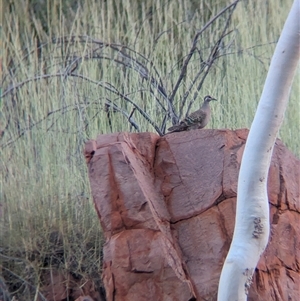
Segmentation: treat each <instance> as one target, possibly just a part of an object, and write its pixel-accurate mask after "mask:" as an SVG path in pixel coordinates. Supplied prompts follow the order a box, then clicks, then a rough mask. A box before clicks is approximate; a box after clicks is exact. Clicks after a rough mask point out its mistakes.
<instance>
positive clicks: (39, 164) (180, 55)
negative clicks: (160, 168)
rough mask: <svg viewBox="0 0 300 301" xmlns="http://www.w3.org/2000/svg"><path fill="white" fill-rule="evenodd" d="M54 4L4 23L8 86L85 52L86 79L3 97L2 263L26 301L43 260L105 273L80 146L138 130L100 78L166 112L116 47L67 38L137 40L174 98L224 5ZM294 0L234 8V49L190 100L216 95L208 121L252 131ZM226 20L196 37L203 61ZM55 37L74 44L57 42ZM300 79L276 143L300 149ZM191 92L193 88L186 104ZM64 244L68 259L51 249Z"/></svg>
mask: <svg viewBox="0 0 300 301" xmlns="http://www.w3.org/2000/svg"><path fill="white" fill-rule="evenodd" d="M212 2H213V1H212ZM51 3H52V4H51V5H48V6H49V10H48V11H46V14H45V15H43V14H42V15H38V14H37V13H36V14H35V15H33V13H32V10H30V7H28V8H27V9H26V5H24V6H22V7H23V8H21V6H16V9H15V10H13V11H11V13H10V14H5V15H4V16H5V19H4V20H3V29H4V30H3V32H2V37H3V40H2V44H3V50H2V53H3V56H4V59H3V74H4V76H5V77H4V78H3V83H2V91H3V93H5V92H6V91H7V90H8V89H9V87H10V86H11V85H15V86H16V85H18V84H19V83H22V82H24V81H27V80H28V79H33V78H35V77H39V76H41V75H45V74H56V73H63V72H65V71H66V68H67V66H68V64H69V63H70V60H74V57H75V56H76V58H80V57H81V58H84V59H83V60H82V62H81V63H80V64H79V65H78V67H77V69H76V72H77V74H80V75H82V76H84V77H85V78H88V80H86V79H82V78H78V77H71V76H68V74H67V73H65V74H66V76H65V77H62V76H53V77H49V78H43V79H41V78H38V79H36V80H29V81H27V82H26V83H24V84H23V85H22V86H20V87H19V88H18V89H15V90H11V91H10V93H8V94H6V95H5V96H4V97H3V98H1V109H2V113H1V116H0V117H1V120H0V121H1V122H0V124H1V126H2V127H6V128H5V129H4V132H5V133H4V136H3V137H2V139H1V140H0V152H1V163H0V169H1V175H2V181H1V186H0V189H1V191H0V192H1V196H0V197H1V204H2V205H3V216H2V217H1V236H2V237H1V238H0V241H1V246H0V247H1V253H2V257H1V260H2V266H3V270H2V271H3V274H4V276H5V278H6V280H7V284H8V285H9V286H10V289H12V288H13V289H14V290H15V294H16V296H19V297H18V298H19V300H22V298H21V297H20V296H21V295H22V294H25V293H26V294H27V295H26V294H25V295H24V296H25V299H26V298H29V297H28V296H31V298H32V294H33V295H34V293H35V292H34V291H33V292H32V291H25V290H24V289H23V291H22V288H21V287H20V283H22V281H27V282H30V283H31V284H32V285H34V287H35V288H38V287H39V282H40V278H41V275H42V274H43V270H44V269H46V267H45V266H44V265H43V263H44V262H45V260H46V259H47V260H49V258H50V261H51V262H52V261H53V262H55V264H54V265H55V266H56V267H58V268H60V269H65V270H66V271H70V270H71V271H72V272H74V273H77V274H79V275H81V277H88V276H89V275H95V274H97V271H99V273H100V272H101V263H100V257H99V256H100V253H101V245H102V240H103V238H102V234H101V229H100V224H99V221H98V218H97V215H96V213H95V210H94V208H93V202H92V199H91V195H90V188H89V182H88V178H87V170H86V164H85V161H84V157H83V154H82V150H83V147H84V142H85V141H87V140H88V139H92V138H95V137H96V136H97V135H98V134H102V133H109V132H116V131H130V130H132V131H134V129H132V128H131V126H130V124H129V123H128V121H127V119H126V118H125V117H124V116H122V115H121V114H120V113H113V112H110V115H111V123H110V122H109V121H108V118H107V112H106V111H105V110H104V108H105V105H104V102H105V100H107V99H110V100H113V101H114V102H115V104H117V105H118V106H120V107H122V108H123V109H124V110H126V111H127V113H128V114H130V112H131V110H132V108H133V106H132V105H131V104H129V103H127V102H126V101H124V100H122V99H121V98H120V97H118V96H117V95H116V94H114V93H112V92H111V91H107V90H106V89H104V88H103V87H101V85H97V84H96V83H97V82H101V83H110V84H112V85H113V86H115V87H116V88H117V89H118V90H119V91H120V92H121V93H123V94H125V95H127V96H128V97H130V98H131V99H132V100H133V101H134V102H136V103H137V104H138V105H139V106H140V107H141V108H142V109H143V110H144V111H145V112H147V114H149V116H150V117H151V118H152V120H153V121H154V122H156V123H157V124H158V125H161V123H162V120H163V110H162V109H161V108H160V107H159V106H158V105H157V102H156V101H155V96H156V97H160V96H159V94H158V93H157V91H156V92H154V93H150V92H149V91H150V84H149V81H147V80H142V79H141V77H140V75H139V74H138V73H137V72H134V71H133V70H128V69H125V68H124V67H122V66H120V64H118V63H116V62H113V61H112V58H114V59H119V60H121V59H123V60H125V59H124V57H123V58H120V56H118V55H117V54H118V51H113V50H111V49H110V48H107V47H106V48H105V51H103V52H102V53H101V54H102V55H103V56H106V57H109V58H110V59H109V60H108V59H104V58H102V59H100V58H99V57H98V58H91V57H90V55H91V52H92V51H93V52H94V53H99V52H97V51H98V50H97V47H98V48H99V44H96V43H91V40H89V39H85V41H81V42H80V41H78V40H76V39H74V40H73V41H71V40H72V39H71V37H78V36H84V37H87V36H89V37H92V38H94V39H95V40H97V41H103V42H107V43H108V42H110V43H116V44H122V45H126V46H128V47H130V48H131V49H133V50H134V51H135V52H128V53H130V55H131V57H132V59H138V60H140V61H141V62H142V63H143V64H144V66H146V67H147V69H148V71H149V74H152V75H153V76H154V75H155V72H154V69H153V66H155V68H156V70H157V72H158V74H159V76H160V78H161V80H162V82H163V84H164V86H165V88H166V90H167V93H168V94H170V93H171V91H172V89H173V88H174V85H175V83H176V80H177V78H178V76H179V74H180V67H181V64H182V62H183V60H184V59H185V57H186V55H187V54H188V52H189V49H190V47H191V44H192V40H193V37H194V35H195V32H196V31H197V30H199V29H201V28H202V27H203V26H204V24H205V23H206V22H207V21H208V20H209V19H210V18H211V17H212V16H214V15H215V14H216V13H217V12H218V11H220V9H222V8H223V7H224V6H225V5H226V2H225V1H221V2H219V3H218V4H209V3H207V2H202V3H200V4H197V3H196V1H192V0H191V1H179V0H178V1H162V0H158V1H156V2H155V3H153V1H123V2H121V1H116V3H117V4H116V3H115V2H114V1H107V2H101V3H98V1H81V5H80V6H78V7H76V6H75V5H73V4H72V3H73V2H71V1H70V4H69V5H68V4H64V6H63V7H61V5H60V3H61V2H60V1H52V2H51ZM68 3H69V2H68ZM120 3H122V4H120ZM246 3H248V4H246ZM291 3H292V1H291V0H289V1H288V3H286V1H280V0H276V1H272V3H268V2H260V3H259V5H258V4H255V3H254V4H253V3H252V2H250V1H245V2H241V3H239V4H238V6H237V8H236V10H235V12H234V13H233V19H232V23H231V25H230V27H229V28H230V29H232V30H233V32H232V33H231V34H230V35H228V36H227V37H226V38H225V40H224V42H225V45H227V48H225V47H223V48H222V49H221V51H224V53H225V52H226V53H227V55H224V56H221V57H220V58H219V59H218V60H217V61H216V62H215V63H214V65H213V67H212V68H211V70H210V71H209V73H208V76H207V78H206V80H205V82H204V84H203V86H202V88H201V90H200V93H199V97H198V98H197V101H195V102H194V104H193V107H192V110H193V109H195V108H197V107H198V106H199V103H200V102H202V97H203V96H204V95H206V94H211V95H213V96H215V97H216V98H217V99H218V100H219V101H218V102H217V103H214V104H213V119H212V121H211V123H210V124H209V126H208V127H211V128H215V129H217V128H231V129H237V128H244V127H247V128H249V127H250V125H251V122H252V120H253V116H254V113H255V109H256V106H257V103H258V101H259V98H260V95H261V92H262V88H263V85H264V81H265V78H266V75H267V71H268V66H269V63H270V59H271V57H272V54H273V51H274V48H275V45H276V43H275V42H276V41H277V39H278V37H279V35H280V32H281V29H282V27H283V24H284V21H285V19H286V17H287V14H288V12H289V8H290V6H291ZM24 7H25V9H24ZM6 9H8V8H6ZM224 21H225V18H220V19H219V20H218V21H217V22H216V24H214V25H213V26H212V27H211V28H210V29H208V30H207V31H206V32H205V33H204V34H203V36H202V37H201V39H200V40H199V43H198V44H197V45H198V48H199V50H200V52H201V55H202V56H203V57H204V58H205V57H207V56H208V54H209V53H210V50H211V45H212V44H213V42H214V41H216V39H217V38H218V36H219V34H220V32H221V31H222V26H223V25H222V24H224ZM55 37H67V39H66V40H65V41H63V42H57V41H56V42H54V40H53V38H55ZM38 39H39V40H40V41H41V42H43V43H47V44H45V45H44V46H43V47H42V51H39V50H38V49H37V46H36V45H37V40H38ZM70 41H71V42H70ZM139 54H140V55H143V56H144V58H141V57H140V56H139ZM220 54H221V53H220ZM123 62H124V61H123ZM150 62H151V63H150ZM199 67H200V62H199V56H197V55H195V56H194V57H193V59H192V62H191V64H190V65H189V68H188V70H187V75H186V77H185V79H184V80H183V81H182V83H181V86H180V87H179V89H178V91H177V94H176V96H175V98H174V105H175V108H176V109H177V110H178V109H179V106H180V102H181V99H182V97H183V95H184V93H185V92H186V90H187V89H188V87H189V86H190V84H191V81H192V80H193V79H194V77H195V75H196V73H197V72H198V70H199ZM9 74H10V75H9ZM155 76H157V75H155ZM299 82H300V81H299V72H298V74H297V76H296V78H295V80H294V85H293V87H292V91H291V97H290V103H289V107H288V109H287V112H286V118H285V120H284V123H283V126H282V128H281V130H280V138H281V139H282V140H283V142H284V143H285V144H286V145H287V146H288V148H289V149H290V150H291V151H292V152H294V154H296V155H297V156H299V155H300V151H299V149H300V148H299V146H300V145H299V144H300V142H299V139H295V137H298V135H299V120H300V118H299V117H300V116H299V114H300V113H299V112H300V110H299V100H298V97H299V94H300V93H299V92H300V91H299V90H300V88H299V87H300V85H299ZM195 92H196V88H195V87H194V88H193V89H192V90H191V93H190V97H189V99H191V97H192V95H193V94H194V93H195ZM160 99H162V98H160ZM162 101H163V100H162ZM186 107H187V106H186ZM186 107H185V108H186ZM49 112H50V114H49ZM48 114H49V115H48ZM134 118H135V120H136V122H137V123H138V125H139V126H140V130H141V131H155V130H154V128H153V126H151V125H150V124H149V123H148V122H146V121H145V119H144V118H143V117H142V116H141V115H140V114H138V112H135V113H134ZM168 125H170V121H169V122H168ZM24 129H25V131H24ZM57 233H59V234H57ZM56 235H58V236H59V237H62V238H61V240H59V243H54V242H53V239H52V238H51V237H53V236H56ZM61 248H62V249H63V258H61V257H59V256H61V255H59V256H58V255H57V253H55V250H59V249H61ZM33 254H35V255H34V256H33ZM3 255H5V256H6V257H3ZM87 255H88V256H87ZM12 257H18V258H19V260H20V264H16V263H13V261H12V260H9V258H12ZM33 257H34V258H33ZM49 265H50V266H51V264H49ZM49 265H48V266H47V268H49ZM24 267H27V269H26V268H24ZM28 269H30V271H31V273H28ZM9 271H11V272H13V273H14V274H16V275H18V277H13V276H12V274H11V273H10V272H9ZM99 275H100V274H99ZM99 275H98V277H99V279H100V276H99ZM99 279H98V280H99ZM95 281H96V280H95ZM12 283H14V286H13V285H12ZM25 299H24V300H25Z"/></svg>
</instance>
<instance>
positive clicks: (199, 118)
mask: <svg viewBox="0 0 300 301" xmlns="http://www.w3.org/2000/svg"><path fill="white" fill-rule="evenodd" d="M205 117H206V113H205V112H204V111H202V110H198V111H196V112H193V113H191V114H190V115H189V116H187V117H185V119H184V123H186V124H187V125H192V124H195V123H199V124H201V123H202V122H203V120H204V119H205Z"/></svg>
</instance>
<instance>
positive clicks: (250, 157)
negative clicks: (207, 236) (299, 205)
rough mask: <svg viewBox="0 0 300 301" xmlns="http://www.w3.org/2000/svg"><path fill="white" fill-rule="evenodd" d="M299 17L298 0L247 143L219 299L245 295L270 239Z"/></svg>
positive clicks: (232, 300)
mask: <svg viewBox="0 0 300 301" xmlns="http://www.w3.org/2000/svg"><path fill="white" fill-rule="evenodd" d="M271 5H272V4H271ZM299 16H300V0H296V1H294V4H293V6H292V9H291V11H290V13H289V16H288V18H287V20H286V23H285V25H284V28H283V31H282V33H281V36H280V39H279V41H278V44H277V46H276V49H275V52H274V55H273V58H272V61H271V65H270V69H269V72H268V75H267V79H266V82H265V86H264V89H263V93H262V96H261V99H260V102H259V105H258V108H257V111H256V114H255V117H254V121H253V123H252V126H251V129H250V132H249V136H248V139H247V143H246V146H245V151H244V155H243V159H242V163H241V169H240V173H239V181H238V198H237V213H236V221H235V229H234V234H233V240H232V243H231V246H230V250H229V253H228V255H227V258H226V260H225V263H224V266H223V270H222V274H221V278H220V283H219V291H218V301H242V300H246V299H247V294H248V289H249V287H250V285H251V282H252V275H253V272H254V270H255V267H256V265H257V263H258V261H259V258H260V256H261V254H262V253H263V251H264V250H265V248H266V246H267V243H268V238H269V230H270V226H269V203H268V196H267V178H268V171H269V167H270V161H271V156H272V152H273V147H274V144H275V140H276V137H277V134H278V131H279V128H280V126H281V123H282V121H283V118H284V113H285V109H286V107H287V104H288V99H289V93H290V88H291V85H292V81H293V77H294V75H295V72H296V69H297V65H298V62H299V55H300V43H299V36H300V29H299Z"/></svg>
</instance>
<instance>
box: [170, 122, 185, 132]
mask: <svg viewBox="0 0 300 301" xmlns="http://www.w3.org/2000/svg"><path fill="white" fill-rule="evenodd" d="M185 130H186V124H184V123H181V124H176V125H173V126H171V127H170V128H168V131H169V132H182V131H185Z"/></svg>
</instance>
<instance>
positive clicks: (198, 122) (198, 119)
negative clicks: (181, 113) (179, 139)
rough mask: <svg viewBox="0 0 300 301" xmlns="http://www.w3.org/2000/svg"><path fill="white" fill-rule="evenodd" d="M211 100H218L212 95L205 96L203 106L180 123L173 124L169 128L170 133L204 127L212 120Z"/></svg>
mask: <svg viewBox="0 0 300 301" xmlns="http://www.w3.org/2000/svg"><path fill="white" fill-rule="evenodd" d="M211 100H217V99H216V98H214V97H211V96H210V95H207V96H205V97H204V102H203V104H202V106H201V108H200V109H199V110H197V111H195V112H193V113H191V114H190V115H189V116H187V117H185V118H184V119H183V120H182V121H180V123H179V124H176V125H173V126H171V127H170V128H168V131H169V133H174V132H182V131H189V130H196V129H202V128H204V127H205V126H206V125H207V124H208V122H209V120H210V115H211V111H210V106H209V102H210V101H211ZM169 133H168V134H169Z"/></svg>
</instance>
